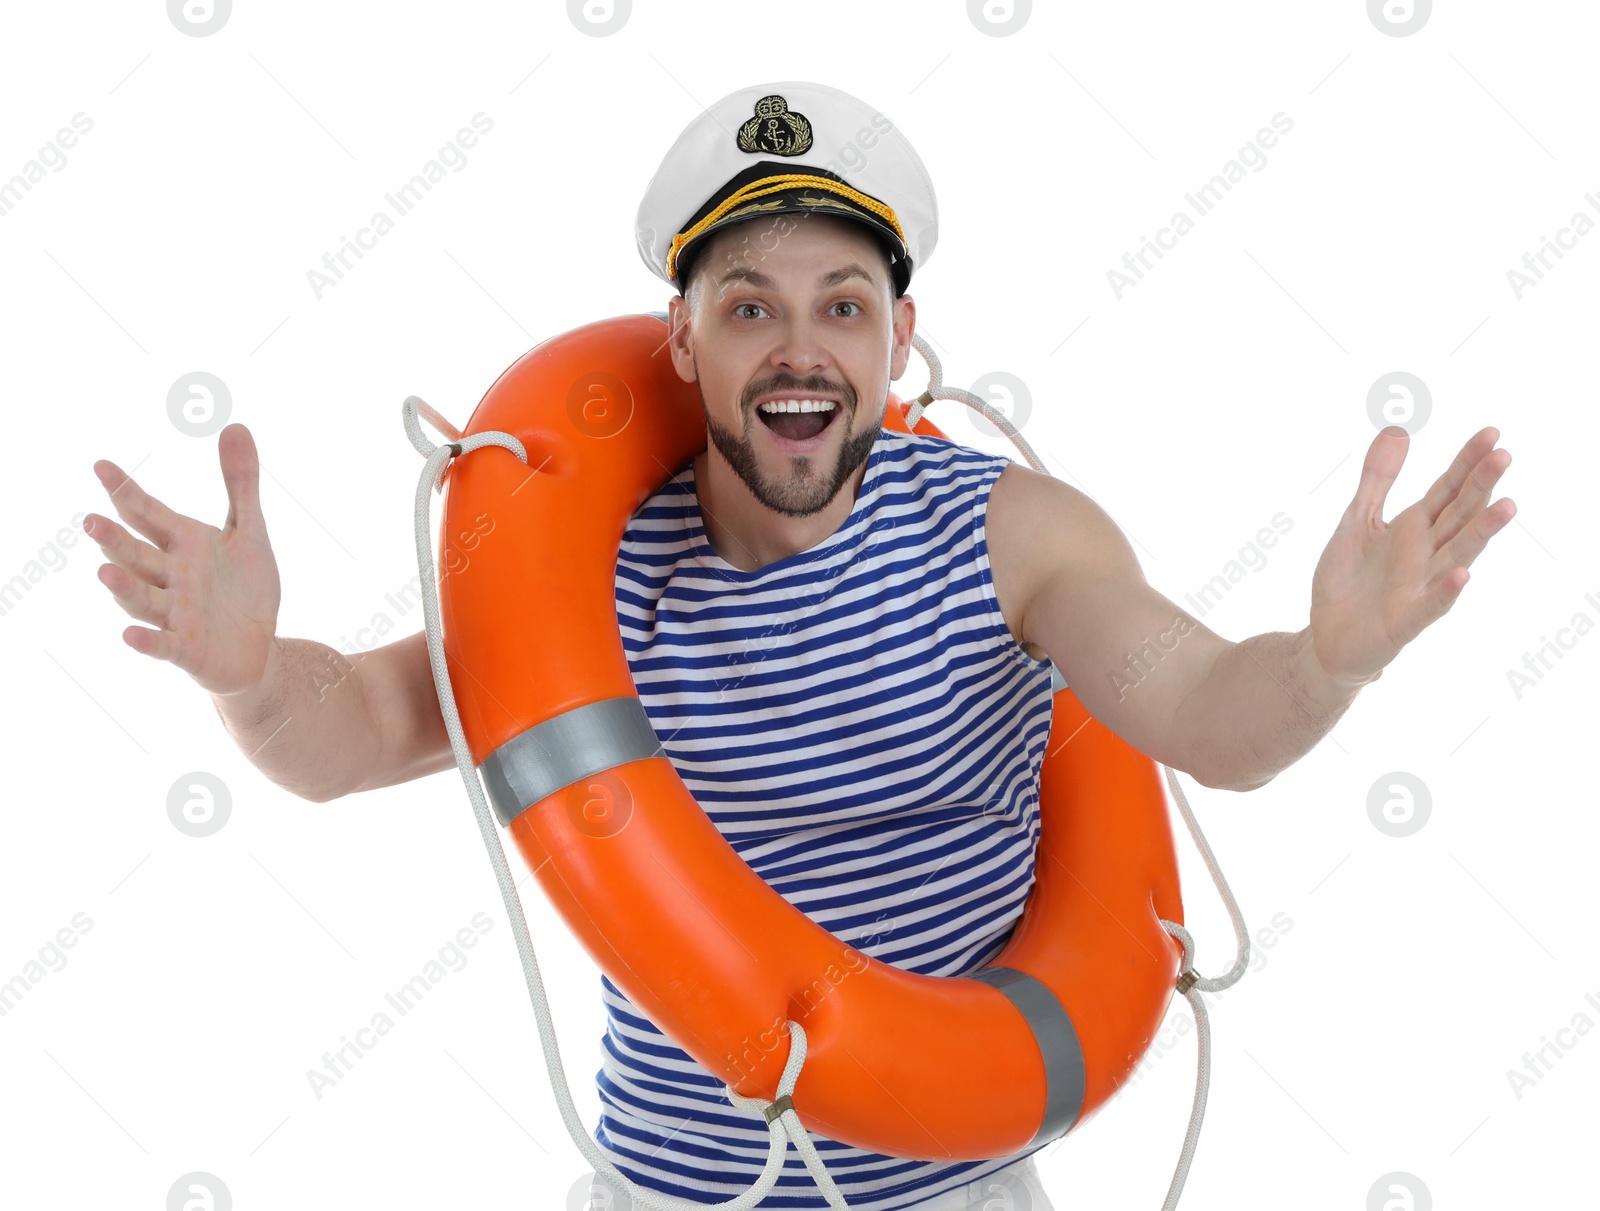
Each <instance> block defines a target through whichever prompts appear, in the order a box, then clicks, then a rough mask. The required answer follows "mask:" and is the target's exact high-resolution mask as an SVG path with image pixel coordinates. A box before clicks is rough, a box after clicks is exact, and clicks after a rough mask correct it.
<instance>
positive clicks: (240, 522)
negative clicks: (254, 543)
mask: <svg viewBox="0 0 1600 1211" xmlns="http://www.w3.org/2000/svg"><path fill="white" fill-rule="evenodd" d="M217 460H218V461H219V462H220V463H221V464H222V482H223V484H224V485H225V486H226V487H227V489H228V519H227V521H226V522H224V523H223V527H224V528H225V529H232V528H234V527H239V528H241V529H244V530H250V531H264V530H265V529H266V521H265V520H264V519H263V518H262V516H261V456H260V454H259V453H258V452H257V451H256V442H255V438H254V437H253V436H251V433H250V430H249V429H247V428H245V427H244V426H243V425H241V424H240V423H239V422H238V421H235V422H234V423H233V424H231V425H228V426H227V427H226V428H224V429H223V430H222V432H221V433H219V434H217Z"/></svg>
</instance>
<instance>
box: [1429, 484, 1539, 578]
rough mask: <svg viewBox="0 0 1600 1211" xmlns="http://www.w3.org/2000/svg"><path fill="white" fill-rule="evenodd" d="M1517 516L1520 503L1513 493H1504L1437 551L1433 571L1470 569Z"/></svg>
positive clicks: (1431, 566) (1473, 517)
mask: <svg viewBox="0 0 1600 1211" xmlns="http://www.w3.org/2000/svg"><path fill="white" fill-rule="evenodd" d="M1516 515H1517V504H1516V502H1515V501H1514V500H1512V499H1511V498H1510V497H1509V496H1502V497H1501V498H1500V499H1499V500H1497V501H1495V502H1494V504H1492V505H1490V506H1489V507H1488V508H1486V509H1480V510H1479V511H1478V512H1477V513H1475V514H1473V515H1472V517H1471V518H1470V519H1469V520H1468V521H1467V524H1466V525H1464V526H1462V527H1461V533H1459V534H1457V535H1456V536H1455V537H1454V538H1452V539H1451V540H1450V541H1449V542H1447V543H1445V544H1444V546H1442V547H1440V548H1439V550H1438V551H1437V552H1435V554H1434V557H1433V559H1432V561H1431V562H1430V566H1429V567H1430V571H1432V572H1433V573H1434V574H1435V575H1438V574H1439V572H1441V571H1443V570H1446V569H1450V568H1468V567H1471V566H1472V561H1473V560H1475V559H1476V558H1478V556H1479V555H1482V554H1483V549H1484V548H1485V547H1487V546H1488V545H1489V540H1490V539H1491V538H1493V537H1494V536H1495V535H1496V534H1498V533H1500V531H1501V530H1503V529H1505V528H1506V526H1507V525H1509V524H1510V523H1511V519H1512V518H1513V517H1515V516H1516Z"/></svg>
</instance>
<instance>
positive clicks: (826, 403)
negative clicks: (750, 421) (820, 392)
mask: <svg viewBox="0 0 1600 1211" xmlns="http://www.w3.org/2000/svg"><path fill="white" fill-rule="evenodd" d="M785 402H786V403H789V404H790V407H793V404H794V403H798V404H799V408H798V409H795V410H792V411H790V410H786V411H782V412H777V411H768V410H766V409H764V408H762V407H761V406H759V405H758V406H757V407H756V415H757V416H758V417H759V418H760V419H761V423H762V424H764V425H765V426H766V427H767V428H768V429H770V430H772V432H773V433H775V434H776V435H777V436H779V437H781V438H784V439H785V440H787V441H792V442H803V441H809V440H811V439H812V438H814V437H817V436H819V435H820V434H821V433H822V432H823V430H825V429H827V428H828V426H829V425H831V424H833V420H834V417H836V416H838V415H839V413H840V412H841V411H842V410H843V409H842V407H841V405H840V404H838V403H837V402H836V401H833V400H804V401H800V400H797V401H785Z"/></svg>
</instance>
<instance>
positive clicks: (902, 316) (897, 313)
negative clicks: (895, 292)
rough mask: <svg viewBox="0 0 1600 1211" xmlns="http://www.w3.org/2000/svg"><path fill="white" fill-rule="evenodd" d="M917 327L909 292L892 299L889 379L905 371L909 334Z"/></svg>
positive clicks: (909, 346)
mask: <svg viewBox="0 0 1600 1211" xmlns="http://www.w3.org/2000/svg"><path fill="white" fill-rule="evenodd" d="M916 328H917V304H916V302H915V300H913V299H912V297H911V296H910V295H909V294H902V295H901V296H900V297H899V298H897V299H895V301H894V329H893V331H892V332H891V334H890V344H889V381H890V382H891V383H892V382H894V381H895V379H897V378H899V377H900V376H901V375H902V374H904V373H905V372H906V365H907V364H908V363H909V362H910V360H911V334H912V333H913V332H915V331H916Z"/></svg>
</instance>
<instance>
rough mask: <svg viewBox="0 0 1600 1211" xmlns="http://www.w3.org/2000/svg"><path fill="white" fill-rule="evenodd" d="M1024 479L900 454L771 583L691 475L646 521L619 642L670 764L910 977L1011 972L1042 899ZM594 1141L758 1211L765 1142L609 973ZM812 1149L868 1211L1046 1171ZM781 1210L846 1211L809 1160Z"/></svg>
mask: <svg viewBox="0 0 1600 1211" xmlns="http://www.w3.org/2000/svg"><path fill="white" fill-rule="evenodd" d="M1010 461H1011V460H1009V459H1007V458H1004V457H1000V456H995V455H989V454H984V453H982V452H980V451H978V450H974V449H971V448H968V447H965V446H961V445H959V444H956V443H953V442H947V441H945V440H943V439H940V438H935V437H926V436H918V435H914V434H906V433H901V432H898V431H895V430H888V429H885V430H882V431H881V433H880V435H879V437H878V439H877V441H876V442H875V443H874V445H873V447H872V451H871V454H870V455H869V457H868V460H867V465H866V470H865V472H864V473H863V476H862V480H861V486H860V490H859V492H858V493H857V497H856V502H855V507H854V508H853V510H852V511H851V513H850V516H849V519H848V520H847V521H846V522H845V523H844V525H843V526H841V527H840V528H839V529H838V530H837V531H835V532H834V533H833V534H832V535H830V536H829V537H828V538H825V539H823V540H822V541H821V542H819V543H818V544H816V545H815V546H813V547H811V548H810V549H809V550H805V551H801V552H798V553H797V554H794V555H790V556H788V557H787V558H784V559H780V560H778V561H777V562H775V563H771V564H768V565H767V566H766V567H763V568H760V569H758V570H756V571H753V572H746V571H741V570H739V569H737V568H734V567H733V566H732V565H731V564H729V563H727V562H726V561H724V560H723V559H721V558H720V557H719V556H718V555H717V554H716V553H715V552H714V551H713V550H712V548H711V546H710V544H709V543H708V542H707V541H706V537H705V529H704V527H703V525H702V524H701V515H700V507H699V501H698V498H697V496H696V493H695V481H694V464H693V462H692V461H691V462H690V463H688V464H687V465H685V466H684V467H683V468H682V469H680V470H679V471H678V472H677V474H676V475H674V476H673V477H672V478H671V479H670V480H668V481H667V483H666V484H664V485H663V486H662V487H661V488H660V489H659V490H658V491H657V492H656V493H655V494H654V495H653V496H651V497H650V498H649V499H648V500H646V501H645V502H644V504H642V505H641V506H640V507H639V509H638V510H637V511H636V512H635V513H634V515H633V517H632V518H631V519H630V520H629V522H628V525H627V527H626V529H625V531H624V534H623V538H622V543H621V549H620V551H619V554H618V559H617V573H616V586H617V622H618V624H619V627H620V630H621V634H622V643H623V649H624V652H625V654H626V657H627V660H628V666H629V670H630V671H631V673H632V675H633V680H634V683H635V686H636V687H637V690H638V694H639V699H640V701H641V702H642V704H643V706H644V709H645V713H646V714H647V716H648V717H649V719H650V722H651V724H652V726H653V727H654V729H655V732H656V735H657V737H658V738H659V739H660V741H661V744H662V747H663V749H664V751H665V755H666V756H667V758H668V759H669V760H670V761H671V762H672V764H673V767H674V768H675V769H676V770H677V771H678V774H679V775H680V776H681V777H682V779H683V781H684V783H685V785H686V786H687V787H688V789H689V790H690V792H691V793H692V794H693V795H694V797H695V799H696V801H697V802H698V803H699V804H700V806H701V808H703V809H704V811H705V813H706V815H707V816H708V817H709V818H710V819H711V821H712V823H713V824H714V825H715V826H716V827H717V829H718V831H720V832H721V833H722V835H723V836H724V837H725V838H726V839H727V840H728V842H729V844H730V845H731V846H732V847H733V848H734V850H735V851H736V852H737V853H738V854H739V856H740V857H741V858H743V859H744V860H745V862H747V863H748V864H749V865H750V867H751V868H752V869H753V870H754V871H755V872H756V873H757V874H758V875H760V876H761V877H762V878H763V879H764V880H765V881H766V882H767V883H768V884H769V885H770V886H771V887H772V888H773V889H774V890H775V891H777V892H778V894H779V895H781V896H783V898H784V899H785V900H787V901H789V903H791V904H793V905H794V906H795V907H796V908H798V909H799V910H800V911H801V912H803V913H805V914H806V916H808V917H810V918H811V919H812V920H813V921H815V922H816V923H817V924H819V925H821V926H822V927H823V928H824V929H826V930H828V931H829V932H830V933H832V934H833V935H834V936H835V937H837V938H839V939H840V940H841V941H843V942H846V943H848V944H849V945H851V946H854V947H855V948H856V949H858V950H860V951H861V952H863V953H864V954H868V955H871V956H872V957H873V958H875V959H878V960H881V961H882V962H885V963H889V964H892V965H893V966H896V967H900V968H903V969H905V970H907V971H913V972H918V973H921V974H924V975H935V976H954V975H962V974H964V973H966V972H969V971H972V970H974V969H976V968H978V967H981V966H983V965H984V964H985V963H987V962H989V961H990V960H991V959H993V958H994V957H995V956H996V955H997V954H998V953H999V952H1000V951H1001V949H1003V948H1004V946H1005V944H1006V942H1007V941H1008V940H1009V939H1010V936H1011V931H1012V928H1013V927H1014V925H1015V924H1016V922H1017V921H1018V919H1020V917H1021V916H1022V912H1023V909H1024V908H1025V907H1026V905H1027V900H1028V895H1029V892H1030V890H1031V889H1032V886H1033V872H1034V851H1035V848H1036V845H1037V842H1038V838H1039V796H1038V786H1039V769H1040V766H1041V764H1042V763H1043V761H1044V755H1045V749H1046V745H1047V742H1048V740H1049V734H1050V718H1051V705H1052V698H1053V688H1052V675H1051V674H1052V666H1051V664H1050V662H1049V661H1048V660H1035V659H1033V657H1031V656H1029V655H1028V653H1027V652H1026V651H1024V650H1023V648H1022V647H1021V646H1020V645H1019V644H1018V643H1017V642H1016V640H1015V639H1014V638H1013V637H1012V635H1011V632H1010V630H1009V628H1008V627H1007V626H1006V621H1005V618H1004V616H1003V615H1002V614H1001V612H1000V605H999V602H998V599H997V598H996V596H995V590H994V581H993V579H992V577H991V574H990V567H989V557H988V545H987V542H986V541H985V537H984V515H985V510H986V507H987V504H988V499H989V490H990V488H991V487H992V486H993V484H994V481H995V480H996V479H997V478H999V476H1000V473H1001V472H1002V471H1003V470H1004V469H1005V468H1006V466H1007V465H1008V464H1009V462H1010ZM600 991H601V1000H602V1003H603V1004H604V1007H605V1012H606V1030H605V1034H604V1035H603V1036H602V1039H601V1067H600V1070H599V1071H598V1072H597V1073H596V1080H597V1082H598V1085H599V1094H600V1106H601V1113H600V1122H599V1126H598V1128H597V1129H596V1133H595V1138H596V1141H597V1142H598V1143H599V1145H600V1147H601V1148H602V1149H603V1150H604V1151H605V1152H606V1154H607V1155H608V1156H609V1157H610V1159H611V1160H612V1162H613V1163H614V1164H615V1165H616V1166H617V1168H618V1169H620V1170H621V1171H622V1172H623V1173H624V1174H626V1175H627V1176H628V1177H629V1178H631V1179H632V1180H633V1181H635V1182H637V1183H639V1184H640V1185H641V1186H644V1187H647V1188H649V1189H653V1190H658V1191H661V1192H662V1193H665V1194H669V1195H672V1196H676V1197H679V1198H683V1199H688V1200H691V1201H695V1202H701V1203H712V1202H722V1201H725V1200H727V1199H729V1198H732V1197H733V1196H734V1195H736V1194H739V1193H742V1192H743V1191H744V1190H745V1189H746V1188H747V1187H749V1186H750V1185H751V1184H752V1183H753V1182H754V1181H755V1180H756V1178H757V1177H758V1176H759V1175H760V1173H761V1169H762V1166H763V1165H764V1164H765V1161H766V1157H767V1152H768V1140H769V1136H768V1131H767V1126H766V1124H765V1122H764V1121H763V1120H762V1119H760V1118H757V1117H754V1116H750V1115H747V1114H744V1113H741V1112H740V1111H738V1110H735V1109H734V1108H733V1106H732V1105H731V1104H730V1103H729V1102H728V1100H727V1096H726V1095H725V1094H724V1092H723V1089H722V1082H721V1081H720V1080H719V1079H718V1078H717V1077H715V1076H713V1075H712V1074H711V1073H710V1072H708V1071H707V1070H706V1069H705V1068H703V1067H702V1066H701V1065H700V1064H698V1063H697V1062H696V1061H695V1060H693V1059H692V1058H690V1056H689V1055H688V1054H687V1053H686V1052H684V1051H682V1050H681V1049H680V1048H678V1047H677V1046H676V1045H674V1044H673V1043H672V1041H671V1040H670V1039H669V1038H668V1037H667V1036H666V1035H665V1034H663V1033H662V1032H661V1031H660V1030H658V1029H657V1028H656V1026H655V1025H654V1024H653V1023H652V1022H650V1021H649V1019H647V1018H646V1017H645V1016H644V1015H643V1014H641V1013H640V1012H639V1010H638V1009H637V1008H636V1007H635V1006H634V1005H633V1004H632V1003H631V1002H630V1001H628V999H627V998H626V997H624V996H623V994H622V992H621V990H620V989H618V988H617V986H616V985H615V984H613V983H612V982H611V981H610V980H609V979H608V978H606V977H605V976H604V975H602V976H601V980H600ZM811 1139H812V1142H813V1143H815V1145H816V1147H817V1151H818V1152H819V1154H820V1155H821V1157H822V1159H823V1161H824V1162H825V1163H826V1165H827V1167H828V1172H829V1173H830V1174H832V1176H833V1178H834V1181H835V1183H836V1184H837V1185H838V1187H839V1190H840V1192H841V1193H842V1194H843V1195H844V1196H845V1198H846V1200H847V1201H848V1202H849V1204H850V1206H851V1207H852V1208H855V1209H857V1211H892V1209H894V1208H902V1207H909V1206H911V1205H913V1204H915V1203H918V1202H922V1201H924V1200H927V1199H932V1198H935V1197H938V1196H939V1195H941V1194H943V1193H945V1192H947V1191H950V1190H953V1189H957V1188H960V1187H962V1186H965V1185H967V1184H968V1183H970V1182H973V1181H976V1180H978V1179H979V1178H982V1177H984V1176H986V1175H988V1174H990V1173H992V1172H994V1171H995V1170H998V1169H1000V1168H1003V1167H1005V1166H1006V1165H1008V1164H1011V1163H1014V1162H1015V1161H1017V1160H1019V1159H1020V1158H1021V1157H1023V1156H1025V1155H1027V1151H1024V1152H1019V1153H1017V1154H1016V1155H1014V1156H1011V1157H1003V1158H996V1159H991V1160H981V1161H954V1162H951V1161H917V1160H907V1159H904V1158H901V1157H894V1156H886V1155H883V1154H880V1153H876V1152H871V1151H866V1150H863V1149H860V1148H854V1147H848V1146H846V1145H844V1144H841V1143H839V1142H837V1141H834V1140H830V1139H828V1138H826V1137H824V1136H821V1135H818V1134H816V1133H815V1132H813V1133H811ZM760 1205H761V1206H762V1207H785V1208H826V1206H827V1204H826V1202H825V1201H824V1200H823V1198H822V1196H821V1194H820V1192H819V1191H818V1189H817V1186H816V1183H815V1182H814V1180H813V1179H812V1177H811V1174H810V1172H809V1171H808V1170H807V1169H806V1168H805V1166H804V1164H803V1162H802V1161H801V1160H800V1158H799V1156H798V1154H797V1153H796V1152H795V1151H794V1149H792V1148H791V1149H789V1150H788V1152H787V1154H786V1156H785V1162H784V1169H783V1172H782V1175H781V1177H780V1178H779V1180H778V1183H777V1185H776V1186H774V1187H773V1189H772V1191H771V1192H770V1193H769V1194H768V1195H767V1197H766V1199H765V1200H764V1201H763V1202H762V1203H761V1204H760Z"/></svg>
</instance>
